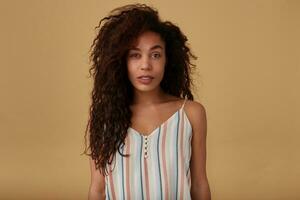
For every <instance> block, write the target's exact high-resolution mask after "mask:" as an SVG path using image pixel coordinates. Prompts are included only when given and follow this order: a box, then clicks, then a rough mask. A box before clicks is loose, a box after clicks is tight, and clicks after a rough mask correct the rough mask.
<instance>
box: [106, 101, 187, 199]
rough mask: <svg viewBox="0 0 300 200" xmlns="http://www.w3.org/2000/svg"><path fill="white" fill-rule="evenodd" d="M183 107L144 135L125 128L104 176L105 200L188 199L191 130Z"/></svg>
mask: <svg viewBox="0 0 300 200" xmlns="http://www.w3.org/2000/svg"><path fill="white" fill-rule="evenodd" d="M185 102H186V99H185V100H184V103H183V105H182V106H181V108H180V109H178V110H177V111H176V112H175V113H174V114H173V115H172V116H171V117H169V118H168V119H167V120H166V121H165V122H163V123H162V124H161V125H160V126H159V127H157V128H156V129H155V130H153V131H152V132H151V133H150V134H149V135H148V136H146V135H142V134H141V133H139V132H138V131H136V130H135V129H133V128H131V127H129V128H128V134H127V137H126V139H125V145H124V146H123V147H120V152H122V154H130V156H129V157H122V156H121V155H120V154H119V153H118V151H117V153H116V156H115V157H114V160H113V162H112V164H111V165H109V166H108V167H109V169H111V170H112V171H111V172H109V174H108V176H105V183H106V184H105V194H106V199H118V200H119V199H126V200H127V199H137V200H142V199H147V200H150V199H151V200H157V199H164V200H167V199H171V200H174V199H176V200H177V199H180V200H181V199H191V196H190V188H191V177H190V158H191V137H192V127H191V124H190V122H189V119H188V118H187V116H186V113H185V111H184V109H183V108H184V104H185Z"/></svg>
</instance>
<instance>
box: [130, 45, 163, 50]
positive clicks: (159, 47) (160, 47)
mask: <svg viewBox="0 0 300 200" xmlns="http://www.w3.org/2000/svg"><path fill="white" fill-rule="evenodd" d="M153 49H163V47H162V46H161V45H159V44H157V45H154V46H153V47H151V48H150V50H153ZM130 50H137V51H140V49H139V48H138V47H132V48H130Z"/></svg>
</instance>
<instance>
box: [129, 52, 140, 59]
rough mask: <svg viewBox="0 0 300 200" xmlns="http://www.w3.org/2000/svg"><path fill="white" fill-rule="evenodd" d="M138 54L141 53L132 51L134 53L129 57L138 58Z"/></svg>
mask: <svg viewBox="0 0 300 200" xmlns="http://www.w3.org/2000/svg"><path fill="white" fill-rule="evenodd" d="M138 56H139V54H137V53H132V54H130V55H129V57H133V58H136V57H138Z"/></svg>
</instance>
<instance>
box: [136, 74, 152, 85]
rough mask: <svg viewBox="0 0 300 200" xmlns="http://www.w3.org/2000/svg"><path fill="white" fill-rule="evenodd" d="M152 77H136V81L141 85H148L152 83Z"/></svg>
mask: <svg viewBox="0 0 300 200" xmlns="http://www.w3.org/2000/svg"><path fill="white" fill-rule="evenodd" d="M152 79H153V77H151V76H140V77H138V81H139V82H140V83H142V84H150V83H151V82H152Z"/></svg>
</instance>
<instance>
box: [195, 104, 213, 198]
mask: <svg viewBox="0 0 300 200" xmlns="http://www.w3.org/2000/svg"><path fill="white" fill-rule="evenodd" d="M190 108H191V111H190V114H191V122H192V128H193V136H192V155H191V197H192V199H193V200H211V193H210V189H209V184H208V179H207V174H206V134H207V122H206V111H205V108H204V106H203V105H202V104H200V103H198V102H193V103H192V104H191V106H190Z"/></svg>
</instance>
